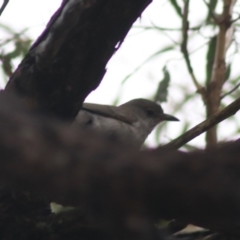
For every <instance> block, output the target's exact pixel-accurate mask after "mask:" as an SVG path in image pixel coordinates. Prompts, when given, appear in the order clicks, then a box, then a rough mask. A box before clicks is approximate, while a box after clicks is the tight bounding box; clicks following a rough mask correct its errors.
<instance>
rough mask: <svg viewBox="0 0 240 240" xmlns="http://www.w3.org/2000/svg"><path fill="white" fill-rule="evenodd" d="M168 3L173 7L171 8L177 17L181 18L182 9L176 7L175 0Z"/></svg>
mask: <svg viewBox="0 0 240 240" xmlns="http://www.w3.org/2000/svg"><path fill="white" fill-rule="evenodd" d="M170 3H171V4H172V5H173V8H174V9H175V11H176V13H177V14H178V16H179V17H181V18H182V9H181V7H180V6H179V5H178V3H177V1H176V0H170Z"/></svg>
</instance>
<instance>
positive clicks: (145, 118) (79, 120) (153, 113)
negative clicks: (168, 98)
mask: <svg viewBox="0 0 240 240" xmlns="http://www.w3.org/2000/svg"><path fill="white" fill-rule="evenodd" d="M162 121H179V120H178V119H177V118H175V117H173V116H171V115H168V114H166V113H164V112H163V110H162V108H161V106H160V105H158V104H157V103H155V102H152V101H149V100H146V99H141V98H140V99H134V100H131V101H129V102H126V103H124V104H122V105H120V106H118V107H115V106H109V105H101V104H93V103H83V106H82V109H81V110H80V111H79V113H78V115H77V117H76V119H75V122H74V124H77V125H80V126H82V127H84V128H88V129H91V130H94V131H98V132H99V133H102V134H104V135H108V136H112V137H115V138H116V139H118V140H119V141H122V142H125V143H127V144H128V145H131V146H133V147H137V148H140V147H141V145H142V144H143V143H144V141H145V139H146V138H147V136H148V135H149V134H150V133H151V131H152V130H153V129H154V127H156V126H157V124H158V123H160V122H162ZM70 209H72V207H63V206H62V205H59V204H57V203H51V210H52V212H53V213H59V212H63V211H68V210H70Z"/></svg>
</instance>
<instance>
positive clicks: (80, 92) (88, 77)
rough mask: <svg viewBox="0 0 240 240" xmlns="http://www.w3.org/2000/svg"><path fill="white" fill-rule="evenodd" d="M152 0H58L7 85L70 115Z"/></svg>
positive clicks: (35, 102) (30, 101)
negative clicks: (59, 5)
mask: <svg viewBox="0 0 240 240" xmlns="http://www.w3.org/2000/svg"><path fill="white" fill-rule="evenodd" d="M151 1H152V0H137V1H136V0H97V1H96V0H71V1H67V0H63V2H62V5H61V7H60V8H59V9H58V11H57V12H56V13H55V14H54V15H53V17H52V19H51V20H50V22H49V23H48V26H47V27H46V29H45V31H44V32H43V33H42V35H41V36H40V37H39V38H38V40H37V41H36V42H35V43H34V44H33V46H32V47H31V49H30V51H29V52H28V53H27V55H26V57H25V58H24V59H23V61H22V62H21V64H20V65H19V66H18V68H17V70H16V71H15V72H14V74H13V76H12V77H11V79H10V81H9V83H8V85H7V87H6V90H7V91H10V92H16V93H18V94H19V95H20V96H21V97H22V98H23V99H24V100H25V101H27V103H28V104H29V105H31V107H32V108H36V107H39V108H42V109H43V110H44V111H49V112H51V113H52V114H54V115H56V116H58V117H60V118H65V119H66V118H67V119H73V118H74V117H75V116H76V115H77V113H78V111H79V109H80V107H81V104H82V102H83V101H84V99H85V97H86V96H87V95H88V94H89V93H90V92H91V91H92V90H94V89H95V88H96V87H97V86H98V85H99V83H100V82H101V80H102V78H103V76H104V74H105V71H106V70H105V68H106V64H107V62H108V61H109V59H110V58H111V57H112V55H113V54H114V53H115V51H116V50H117V49H118V48H119V46H120V45H121V44H122V42H123V40H124V38H125V36H126V34H127V33H128V31H129V29H130V28H131V26H132V24H133V23H134V22H135V21H136V19H137V18H138V17H139V16H140V15H141V13H142V12H143V10H144V9H145V8H146V7H147V6H148V4H150V3H151Z"/></svg>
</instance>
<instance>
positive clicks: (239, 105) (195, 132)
mask: <svg viewBox="0 0 240 240" xmlns="http://www.w3.org/2000/svg"><path fill="white" fill-rule="evenodd" d="M239 109H240V98H238V99H237V100H235V101H234V102H232V103H231V104H229V105H228V106H227V107H225V108H224V109H223V110H221V111H220V112H218V113H215V114H214V115H212V116H211V117H210V118H208V119H207V120H205V121H203V122H202V123H200V124H198V125H197V126H195V127H193V128H192V129H190V130H189V131H187V132H186V133H184V134H183V135H181V136H180V137H178V138H176V139H174V140H173V141H171V142H170V143H168V144H166V145H164V146H162V147H161V149H178V148H180V147H182V146H183V145H185V144H186V143H187V142H189V141H191V140H192V139H194V138H195V137H197V136H199V135H200V134H202V133H204V132H206V131H207V130H208V129H210V128H212V127H213V126H216V125H217V124H218V123H220V122H222V121H223V120H225V119H227V118H229V117H231V116H232V115H234V114H235V113H236V112H237V111H238V110H239Z"/></svg>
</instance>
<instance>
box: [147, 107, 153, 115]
mask: <svg viewBox="0 0 240 240" xmlns="http://www.w3.org/2000/svg"><path fill="white" fill-rule="evenodd" d="M146 112H147V115H148V116H154V111H153V110H151V109H147V111H146Z"/></svg>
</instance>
